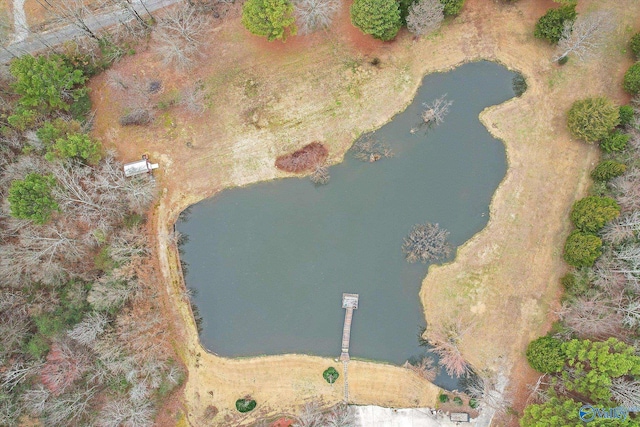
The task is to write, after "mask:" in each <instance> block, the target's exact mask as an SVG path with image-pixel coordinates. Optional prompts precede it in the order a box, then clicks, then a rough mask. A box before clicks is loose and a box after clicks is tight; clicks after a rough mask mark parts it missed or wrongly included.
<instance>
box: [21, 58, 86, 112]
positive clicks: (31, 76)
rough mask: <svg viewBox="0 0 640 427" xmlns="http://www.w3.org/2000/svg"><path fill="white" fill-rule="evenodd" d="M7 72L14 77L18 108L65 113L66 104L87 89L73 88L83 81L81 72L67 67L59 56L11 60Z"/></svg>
mask: <svg viewBox="0 0 640 427" xmlns="http://www.w3.org/2000/svg"><path fill="white" fill-rule="evenodd" d="M9 70H10V71H11V74H12V75H13V76H14V77H15V78H16V81H15V83H14V84H13V89H14V90H15V91H16V93H17V94H18V95H20V96H21V98H20V100H19V105H20V106H22V107H23V108H27V109H36V110H38V111H41V112H45V113H46V112H51V111H54V110H57V109H60V110H64V111H68V110H69V108H70V103H69V102H73V101H76V100H78V99H79V98H80V97H81V96H83V95H84V94H85V93H86V91H87V89H86V88H84V87H81V88H77V86H78V85H81V84H83V83H84V82H85V81H86V80H87V78H86V77H85V76H84V74H83V73H82V71H81V70H77V69H74V68H73V67H71V66H70V65H68V64H67V62H66V61H64V59H63V58H62V57H61V56H60V55H50V56H48V57H45V56H38V57H33V56H30V55H24V56H22V57H20V58H17V59H14V60H13V62H12V63H11V65H10V67H9Z"/></svg>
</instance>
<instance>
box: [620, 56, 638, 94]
mask: <svg viewBox="0 0 640 427" xmlns="http://www.w3.org/2000/svg"><path fill="white" fill-rule="evenodd" d="M622 86H623V87H624V90H626V91H627V92H629V93H630V94H631V95H636V94H637V93H638V92H640V61H638V62H636V63H635V64H633V65H632V66H631V67H630V68H629V69H628V70H627V72H626V73H625V74H624V81H623V82H622Z"/></svg>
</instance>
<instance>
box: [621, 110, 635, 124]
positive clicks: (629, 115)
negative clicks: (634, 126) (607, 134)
mask: <svg viewBox="0 0 640 427" xmlns="http://www.w3.org/2000/svg"><path fill="white" fill-rule="evenodd" d="M618 112H619V115H620V126H627V125H630V124H631V123H633V115H634V112H633V107H632V106H631V105H621V106H620V108H619V109H618Z"/></svg>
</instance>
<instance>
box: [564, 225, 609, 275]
mask: <svg viewBox="0 0 640 427" xmlns="http://www.w3.org/2000/svg"><path fill="white" fill-rule="evenodd" d="M601 248H602V240H601V239H600V238H599V237H598V236H595V235H593V234H589V233H583V232H581V231H579V230H574V231H573V232H572V233H571V234H569V237H567V241H566V242H565V244H564V260H565V261H566V262H567V264H569V265H572V266H574V267H591V266H592V265H593V263H594V262H596V260H597V259H598V257H599V256H600V255H602V250H601Z"/></svg>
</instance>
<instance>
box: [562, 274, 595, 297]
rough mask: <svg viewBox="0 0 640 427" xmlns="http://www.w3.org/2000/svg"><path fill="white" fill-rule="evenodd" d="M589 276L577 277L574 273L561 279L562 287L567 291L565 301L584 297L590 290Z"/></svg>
mask: <svg viewBox="0 0 640 427" xmlns="http://www.w3.org/2000/svg"><path fill="white" fill-rule="evenodd" d="M589 277H590V275H589V274H580V275H578V276H576V275H575V274H573V273H567V274H565V275H564V276H562V278H561V279H560V283H561V284H562V287H563V288H564V289H565V293H564V296H563V299H571V298H574V297H577V296H581V295H584V294H585V293H586V292H587V291H588V290H589V289H590V288H591V282H590V281H589Z"/></svg>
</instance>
